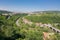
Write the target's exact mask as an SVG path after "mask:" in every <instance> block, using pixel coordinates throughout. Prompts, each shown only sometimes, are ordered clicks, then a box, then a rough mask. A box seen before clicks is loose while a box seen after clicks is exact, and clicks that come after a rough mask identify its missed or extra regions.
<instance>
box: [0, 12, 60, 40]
mask: <svg viewBox="0 0 60 40" xmlns="http://www.w3.org/2000/svg"><path fill="white" fill-rule="evenodd" d="M1 12H2V13H6V12H7V11H4V12H3V11H1ZM7 13H9V11H8V12H7ZM59 31H60V13H59V12H57V13H56V12H55V13H54V12H52V13H50V12H49V13H45V12H44V13H43V12H42V13H36V14H35V13H33V14H27V13H19V14H13V15H11V16H10V15H7V16H4V15H0V40H44V38H45V37H46V38H45V39H46V40H60V32H59Z"/></svg>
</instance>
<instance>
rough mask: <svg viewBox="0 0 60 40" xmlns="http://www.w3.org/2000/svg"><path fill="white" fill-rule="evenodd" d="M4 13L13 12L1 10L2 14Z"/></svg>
mask: <svg viewBox="0 0 60 40" xmlns="http://www.w3.org/2000/svg"><path fill="white" fill-rule="evenodd" d="M2 13H12V12H10V11H6V10H0V14H2Z"/></svg>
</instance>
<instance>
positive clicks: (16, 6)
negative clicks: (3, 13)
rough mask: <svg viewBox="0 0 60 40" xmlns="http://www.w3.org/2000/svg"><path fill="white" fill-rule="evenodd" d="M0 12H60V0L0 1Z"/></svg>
mask: <svg viewBox="0 0 60 40" xmlns="http://www.w3.org/2000/svg"><path fill="white" fill-rule="evenodd" d="M0 10H8V11H14V12H33V11H48V10H58V11H60V0H0Z"/></svg>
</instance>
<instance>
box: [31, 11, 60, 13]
mask: <svg viewBox="0 0 60 40" xmlns="http://www.w3.org/2000/svg"><path fill="white" fill-rule="evenodd" d="M32 13H60V11H35V12H32Z"/></svg>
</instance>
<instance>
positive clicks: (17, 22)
mask: <svg viewBox="0 0 60 40" xmlns="http://www.w3.org/2000/svg"><path fill="white" fill-rule="evenodd" d="M19 19H20V18H19ZM19 19H17V21H16V25H17V26H20V24H19Z"/></svg>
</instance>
